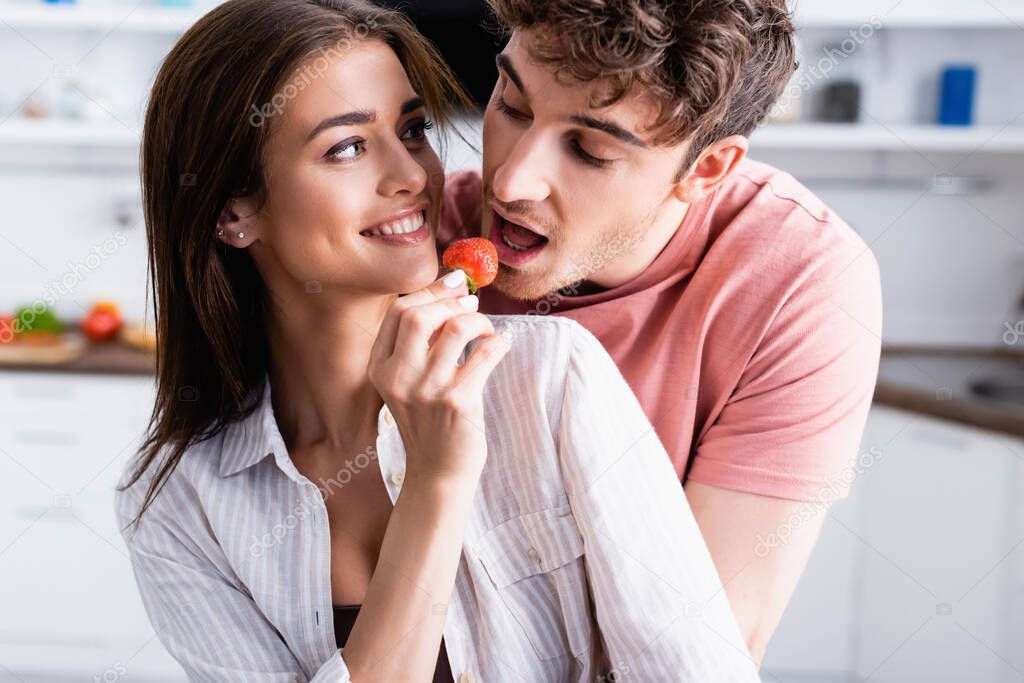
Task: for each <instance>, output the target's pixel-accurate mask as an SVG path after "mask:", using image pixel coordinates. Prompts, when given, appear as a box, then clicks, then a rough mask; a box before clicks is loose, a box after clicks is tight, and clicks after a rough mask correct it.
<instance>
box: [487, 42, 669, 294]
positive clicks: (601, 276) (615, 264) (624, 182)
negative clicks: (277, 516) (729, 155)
mask: <svg viewBox="0 0 1024 683" xmlns="http://www.w3.org/2000/svg"><path fill="white" fill-rule="evenodd" d="M530 40H531V31H517V32H516V33H515V34H514V35H513V37H512V39H511V41H510V42H509V44H508V46H507V47H506V48H505V50H504V51H503V52H502V54H501V55H500V56H499V57H498V71H499V78H498V82H497V84H496V85H495V88H494V93H493V95H492V96H491V100H490V102H489V103H488V106H487V110H486V112H485V115H484V131H483V140H484V154H483V179H484V198H483V199H484V211H483V226H482V234H483V236H484V237H487V238H488V239H490V240H491V241H492V242H493V243H494V244H495V247H496V248H497V250H498V256H499V259H500V261H501V269H500V272H499V274H498V278H497V280H496V282H495V287H497V288H498V290H500V291H501V292H503V293H504V294H505V295H507V296H510V297H512V298H516V299H521V300H532V299H539V298H541V297H543V296H545V295H547V294H550V293H552V292H554V291H556V290H559V289H562V288H564V287H567V286H569V285H572V284H575V283H578V282H581V281H583V280H589V281H591V282H593V283H595V284H597V285H599V286H602V287H613V286H616V285H618V284H622V281H623V280H624V279H625V280H628V279H629V278H630V277H631V276H635V274H636V271H637V269H638V268H639V269H642V268H643V267H644V266H645V265H646V264H648V263H650V261H651V260H653V258H654V257H656V256H657V254H658V252H659V251H660V250H661V249H662V248H663V247H664V245H665V243H667V240H668V239H669V238H670V237H671V235H672V234H673V233H674V232H675V229H676V228H677V227H678V225H679V221H680V219H681V217H682V215H684V214H685V210H686V205H685V204H681V203H680V202H679V201H678V200H677V199H676V198H675V196H674V195H673V189H674V186H675V181H676V179H677V177H678V172H679V169H680V165H681V163H682V161H683V159H684V157H685V144H683V145H679V146H675V147H666V146H660V147H655V146H654V145H652V144H651V143H650V140H649V135H648V133H647V129H648V127H649V125H650V124H651V123H652V122H653V121H654V120H655V119H656V118H657V115H658V107H657V103H656V102H654V100H653V98H652V97H651V96H650V95H649V94H648V93H646V92H635V93H629V94H628V95H627V96H626V97H625V98H624V99H622V100H621V101H619V102H617V103H616V104H615V105H614V106H611V107H605V108H602V109H593V108H591V107H590V101H591V100H590V96H591V93H592V92H594V90H595V88H598V87H600V85H599V84H564V83H560V82H558V81H557V80H556V79H555V77H554V74H553V72H552V71H551V70H549V69H547V68H543V67H540V66H538V65H536V64H534V63H533V62H532V61H531V59H530V57H529V47H530Z"/></svg>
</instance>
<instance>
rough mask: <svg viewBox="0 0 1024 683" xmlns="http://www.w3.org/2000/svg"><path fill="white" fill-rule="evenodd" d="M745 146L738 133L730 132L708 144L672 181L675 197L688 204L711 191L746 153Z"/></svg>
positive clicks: (745, 140)
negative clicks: (680, 174) (680, 175)
mask: <svg viewBox="0 0 1024 683" xmlns="http://www.w3.org/2000/svg"><path fill="white" fill-rule="evenodd" d="M749 147H750V143H749V142H748V140H747V138H745V137H744V136H742V135H730V136H729V137H725V138H722V139H721V140H718V141H717V142H714V143H712V144H711V145H709V146H708V147H707V149H705V150H704V151H703V152H701V154H700V156H699V157H697V160H696V161H695V162H693V165H692V166H690V168H689V169H688V170H687V171H686V174H685V175H684V176H683V177H682V178H680V179H679V181H678V182H677V183H676V188H675V191H674V194H675V197H676V199H678V200H679V201H681V202H685V203H687V204H692V203H694V202H696V201H698V200H699V199H701V198H702V197H704V196H705V195H707V194H709V193H711V192H714V191H715V190H716V189H717V188H718V186H719V185H721V184H722V182H723V181H725V179H726V178H728V177H729V175H730V174H731V173H732V172H733V171H734V170H736V167H737V166H738V165H739V163H740V162H741V161H743V159H744V158H745V157H746V156H747V149H748V148H749Z"/></svg>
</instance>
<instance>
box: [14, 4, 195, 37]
mask: <svg viewBox="0 0 1024 683" xmlns="http://www.w3.org/2000/svg"><path fill="white" fill-rule="evenodd" d="M133 7H135V6H134V5H131V4H128V5H116V6H112V7H88V6H81V5H45V4H43V3H42V2H40V3H39V4H37V5H36V4H33V5H28V4H0V31H2V30H3V28H4V25H5V24H6V25H7V26H8V27H11V28H15V29H72V30H87V31H88V30H92V31H109V30H112V29H115V28H116V29H118V30H122V29H123V30H130V31H138V32H154V33H171V34H178V33H184V32H185V30H186V29H187V28H188V27H189V26H191V25H192V24H194V23H195V22H196V20H197V19H199V17H201V16H202V15H203V14H204V13H205V12H206V11H207V9H208V8H207V9H203V10H197V9H196V8H192V7H182V8H173V7H137V8H135V9H133Z"/></svg>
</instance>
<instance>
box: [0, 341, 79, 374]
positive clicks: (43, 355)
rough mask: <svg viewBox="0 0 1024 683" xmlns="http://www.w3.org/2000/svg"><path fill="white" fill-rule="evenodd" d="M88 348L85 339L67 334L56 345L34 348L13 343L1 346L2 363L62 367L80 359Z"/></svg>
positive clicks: (29, 345) (0, 358)
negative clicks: (61, 365) (63, 364)
mask: <svg viewBox="0 0 1024 683" xmlns="http://www.w3.org/2000/svg"><path fill="white" fill-rule="evenodd" d="M85 348H86V343H85V338H84V337H82V336H81V335H78V334H65V335H63V336H62V337H61V339H60V341H59V342H58V343H56V344H46V345H41V346H34V345H32V344H23V343H19V342H13V343H11V344H0V363H2V364H5V365H29V366H31V365H38V366H48V365H60V364H62V363H70V362H71V361H73V360H76V359H78V358H79V357H80V356H81V355H82V354H83V353H84V352H85Z"/></svg>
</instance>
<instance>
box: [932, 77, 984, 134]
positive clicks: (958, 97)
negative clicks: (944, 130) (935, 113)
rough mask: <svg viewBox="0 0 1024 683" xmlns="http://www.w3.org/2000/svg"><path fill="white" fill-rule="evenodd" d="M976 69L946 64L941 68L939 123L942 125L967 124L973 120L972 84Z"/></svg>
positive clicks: (975, 78) (973, 83) (974, 79)
mask: <svg viewBox="0 0 1024 683" xmlns="http://www.w3.org/2000/svg"><path fill="white" fill-rule="evenodd" d="M976 80H977V69H975V68H974V67H973V66H966V65H956V66H947V67H946V68H945V69H943V70H942V95H941V98H940V103H939V123H940V124H942V125H943V126H969V125H971V124H972V123H973V122H974V85H975V81H976Z"/></svg>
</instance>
